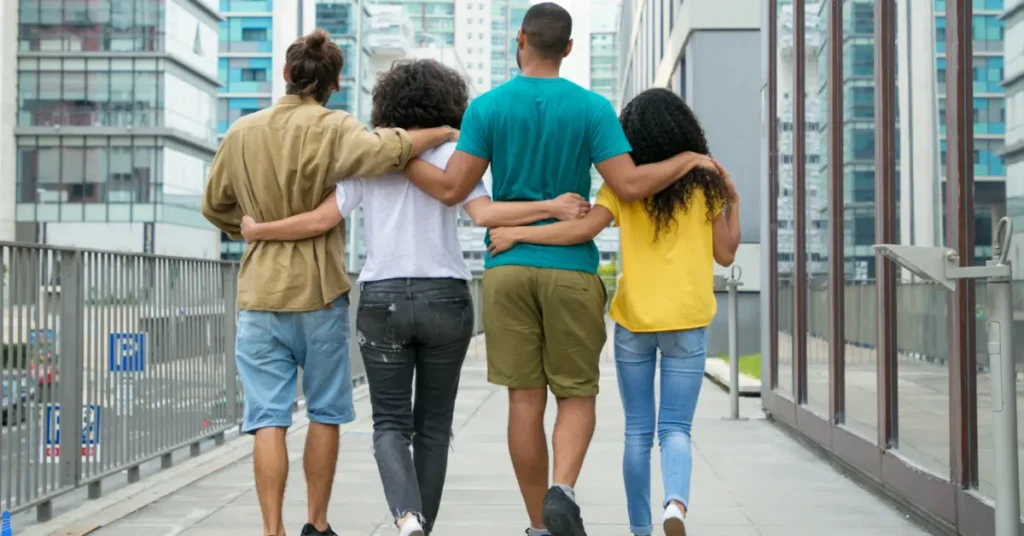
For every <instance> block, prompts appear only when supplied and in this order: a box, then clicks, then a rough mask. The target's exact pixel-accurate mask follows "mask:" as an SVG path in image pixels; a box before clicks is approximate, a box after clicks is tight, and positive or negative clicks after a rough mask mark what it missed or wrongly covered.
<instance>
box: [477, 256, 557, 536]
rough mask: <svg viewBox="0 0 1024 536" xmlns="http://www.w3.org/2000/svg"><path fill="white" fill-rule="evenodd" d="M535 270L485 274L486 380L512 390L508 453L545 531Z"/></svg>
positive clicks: (543, 399) (535, 521)
mask: <svg viewBox="0 0 1024 536" xmlns="http://www.w3.org/2000/svg"><path fill="white" fill-rule="evenodd" d="M537 272H538V270H537V269H536V268H529V267H524V266H499V267H496V268H490V269H488V270H487V271H485V272H484V280H483V307H484V310H483V317H484V333H485V335H486V342H487V379H488V380H489V381H490V382H491V383H494V384H497V385H502V386H505V387H508V388H509V415H508V419H509V421H508V448H509V455H510V456H511V458H512V467H513V468H514V469H515V473H516V480H518V482H519V491H520V492H521V493H522V494H523V502H524V503H525V505H526V511H527V513H528V515H529V517H530V524H531V525H532V526H533V527H534V528H542V527H543V521H542V515H541V512H542V509H543V504H544V493H545V490H546V489H547V486H548V451H547V437H546V435H545V433H544V406H545V405H546V403H547V390H546V387H547V380H546V379H545V376H544V365H543V358H544V357H543V352H544V347H543V346H544V333H543V320H542V318H541V314H540V308H539V305H538V303H537V298H536V275H537Z"/></svg>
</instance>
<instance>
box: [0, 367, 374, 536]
mask: <svg viewBox="0 0 1024 536" xmlns="http://www.w3.org/2000/svg"><path fill="white" fill-rule="evenodd" d="M368 395H369V388H368V387H367V386H366V384H363V385H360V386H359V387H356V388H355V389H354V391H353V397H352V398H353V401H356V400H361V399H363V398H365V397H366V396H368ZM305 407H306V404H305V401H299V402H298V403H297V404H296V411H297V412H300V411H301V410H302V409H305ZM307 426H309V419H308V418H307V417H306V415H305V414H302V413H299V414H297V415H295V416H294V418H293V422H292V427H291V428H290V429H289V430H288V435H292V434H296V433H298V432H299V431H301V430H303V429H305V428H306V427H307ZM249 437H250V436H248V435H240V436H238V437H236V438H234V439H231V440H230V441H228V442H227V443H225V444H224V445H221V446H220V447H217V448H214V449H213V450H210V451H208V452H206V453H204V454H201V455H199V456H198V457H196V458H192V459H190V460H188V461H186V462H184V463H182V464H181V465H177V466H174V467H171V468H170V469H166V470H163V471H160V472H159V473H157V474H154V475H153V476H151V477H149V478H145V479H143V480H141V481H140V482H138V483H136V484H132V485H130V486H125V487H124V488H121V489H119V490H117V491H115V492H112V493H110V494H109V495H104V496H102V497H100V498H99V499H95V500H91V501H88V502H86V503H84V504H83V505H82V506H80V507H78V508H75V509H73V510H71V511H69V512H67V513H65V514H63V515H59V516H57V517H55V518H54V519H52V520H50V521H48V522H46V523H43V524H40V525H34V526H32V527H29V528H27V529H25V530H24V531H19V535H23V536H84V535H86V534H89V533H91V532H93V531H96V530H99V529H100V528H102V527H104V526H106V525H110V524H111V523H114V522H116V521H119V520H121V519H123V518H125V517H127V516H129V515H131V514H132V513H135V512H137V511H138V510H140V509H142V508H144V507H146V506H149V505H151V504H153V503H155V502H157V501H159V500H160V499H163V498H164V497H167V496H168V495H171V494H172V493H175V492H176V491H178V490H180V489H182V488H184V487H185V486H188V485H189V484H192V483H193V482H195V481H197V480H200V479H202V478H205V477H206V476H209V475H211V474H213V473H215V472H217V471H219V470H221V469H224V468H225V467H227V466H229V465H231V464H233V463H235V462H237V461H239V460H242V459H244V458H246V457H247V456H251V455H252V441H251V440H249ZM300 456H301V454H300ZM290 458H291V457H290ZM290 461H294V460H290Z"/></svg>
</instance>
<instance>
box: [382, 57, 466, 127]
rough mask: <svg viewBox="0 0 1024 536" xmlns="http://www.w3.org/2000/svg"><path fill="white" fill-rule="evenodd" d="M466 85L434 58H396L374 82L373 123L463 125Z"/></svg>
mask: <svg viewBox="0 0 1024 536" xmlns="http://www.w3.org/2000/svg"><path fill="white" fill-rule="evenodd" d="M468 105H469V86H468V85H467V84H466V81H465V80H464V79H463V78H462V75H460V74H459V73H458V72H457V71H455V70H454V69H452V68H450V67H446V66H445V65H443V64H441V63H440V62H438V61H436V60H429V59H427V60H399V61H396V62H395V63H394V64H393V65H392V66H391V69H389V70H387V71H385V72H384V73H381V75H380V76H379V77H378V78H377V85H375V86H373V112H372V113H371V114H370V125H371V126H373V127H375V128H376V127H396V128H404V129H410V128H433V127H443V126H449V127H452V128H462V115H463V114H464V113H465V112H466V106H468Z"/></svg>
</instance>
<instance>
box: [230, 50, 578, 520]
mask: <svg viewBox="0 0 1024 536" xmlns="http://www.w3.org/2000/svg"><path fill="white" fill-rule="evenodd" d="M468 103H469V89H468V87H467V86H466V82H465V81H464V80H463V78H462V76H461V75H460V74H459V73H458V72H456V71H454V70H452V69H450V68H448V67H445V66H444V65H442V64H440V63H438V62H436V61H434V60H416V61H404V62H398V63H396V64H395V65H394V66H393V67H392V68H391V70H389V71H388V72H386V73H384V74H383V75H381V77H380V78H379V80H378V82H377V85H376V86H375V87H374V89H373V112H372V116H371V119H370V123H371V124H372V125H373V126H374V127H398V128H404V129H407V130H412V129H417V128H430V127H436V126H451V127H453V128H459V127H460V126H461V124H462V115H463V113H464V112H465V110H466V106H467V105H468ZM454 152H455V143H447V144H445V145H442V146H440V147H438V148H436V149H433V150H430V151H427V152H426V153H424V154H423V155H422V156H421V157H420V158H422V159H423V160H425V161H427V162H429V163H431V164H433V165H435V166H437V167H438V168H441V169H444V168H445V167H446V166H447V164H448V159H449V158H451V156H452V153H454ZM484 180H486V176H485V179H484ZM358 206H362V207H363V209H364V233H365V242H366V250H367V251H366V264H365V265H364V266H363V269H362V271H361V272H360V274H359V284H360V288H361V291H360V298H359V308H358V313H357V318H356V328H357V331H358V342H359V346H360V349H361V350H362V354H363V361H364V363H365V365H366V374H367V379H368V381H369V385H370V401H371V404H372V406H373V444H374V456H375V457H376V459H377V468H378V470H379V471H380V476H381V480H382V482H383V485H384V493H385V495H386V497H387V501H388V506H389V508H390V509H391V513H392V514H393V515H394V516H395V524H396V526H397V527H398V530H399V531H400V534H401V535H402V536H413V535H415V536H423V535H424V534H429V533H430V531H431V529H432V528H433V526H434V522H435V520H436V518H437V513H438V509H439V507H440V504H441V493H442V489H443V487H444V480H445V474H446V472H447V465H448V450H449V444H450V440H451V435H452V416H453V413H454V410H455V396H456V393H457V391H458V386H459V377H460V374H461V370H462V363H463V361H464V360H465V357H466V351H467V349H468V348H469V343H470V339H471V338H472V336H473V324H474V321H473V319H474V315H473V303H472V299H471V297H470V293H469V287H468V284H467V281H469V280H470V279H471V278H472V276H471V274H470V271H469V268H468V267H467V266H466V262H465V260H463V256H462V248H461V246H460V244H459V239H458V234H457V222H458V218H459V208H460V207H461V208H463V209H464V210H465V212H466V213H467V214H468V215H469V216H470V218H472V219H473V222H474V223H475V224H476V225H480V226H483V227H499V226H514V225H526V224H529V223H533V222H537V221H541V220H545V219H562V220H566V219H574V218H578V217H582V216H583V215H585V214H586V213H587V210H589V208H590V205H589V203H587V201H586V200H584V199H583V198H582V197H580V196H578V195H576V194H566V195H563V196H561V197H559V198H557V199H554V200H551V201H537V202H508V203H493V202H491V199H490V197H489V195H488V193H487V190H486V188H485V187H484V181H481V183H480V184H478V185H477V187H476V189H475V190H474V191H473V193H471V194H470V195H469V197H468V198H466V200H465V201H463V202H462V203H459V204H458V205H456V206H446V205H445V204H443V203H441V202H440V201H437V200H436V199H434V198H432V197H430V196H429V195H427V194H425V193H424V192H422V191H421V190H419V189H418V188H417V187H416V186H414V185H413V184H412V183H411V182H409V181H408V180H407V179H406V177H405V176H404V175H403V174H393V175H387V176H384V177H380V178H353V179H347V180H343V181H341V182H339V183H338V187H337V190H336V193H335V194H334V195H333V196H331V197H330V198H328V199H327V200H325V201H324V202H323V204H321V205H320V206H319V207H318V208H317V209H316V210H314V211H312V212H307V213H305V214H300V215H297V216H292V217H290V218H287V219H285V220H280V221H275V222H266V223H256V222H255V221H254V220H252V219H251V218H248V217H246V218H245V219H244V220H243V222H242V234H243V235H244V236H245V238H246V240H247V241H250V242H251V241H255V240H301V239H305V238H310V237H313V236H318V235H320V234H323V233H325V232H326V231H327V230H329V229H331V228H333V227H335V226H337V225H339V224H341V223H342V219H343V218H348V217H349V215H351V214H352V212H353V211H354V210H355V209H356V207H358ZM413 378H415V381H416V386H415V400H414V401H413V404H410V401H411V399H412V398H413V392H414V390H413ZM410 444H411V445H412V450H413V453H412V454H410V450H409V446H410Z"/></svg>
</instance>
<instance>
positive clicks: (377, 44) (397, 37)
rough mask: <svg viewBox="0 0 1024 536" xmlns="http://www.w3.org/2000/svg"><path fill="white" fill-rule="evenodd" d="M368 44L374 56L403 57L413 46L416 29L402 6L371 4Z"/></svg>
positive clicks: (369, 7)
mask: <svg viewBox="0 0 1024 536" xmlns="http://www.w3.org/2000/svg"><path fill="white" fill-rule="evenodd" d="M367 9H368V11H369V13H370V21H369V22H370V28H369V31H368V32H367V37H366V46H367V48H369V49H370V53H371V54H373V55H374V56H383V57H389V58H390V57H393V58H395V59H398V58H401V57H402V56H404V55H405V54H406V52H407V51H408V50H409V49H410V48H412V46H413V42H414V38H415V35H416V30H415V28H413V25H412V22H411V21H410V19H409V14H408V13H407V12H406V10H405V8H404V7H402V6H390V5H370V6H367Z"/></svg>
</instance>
